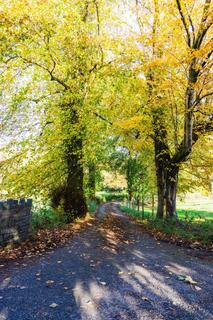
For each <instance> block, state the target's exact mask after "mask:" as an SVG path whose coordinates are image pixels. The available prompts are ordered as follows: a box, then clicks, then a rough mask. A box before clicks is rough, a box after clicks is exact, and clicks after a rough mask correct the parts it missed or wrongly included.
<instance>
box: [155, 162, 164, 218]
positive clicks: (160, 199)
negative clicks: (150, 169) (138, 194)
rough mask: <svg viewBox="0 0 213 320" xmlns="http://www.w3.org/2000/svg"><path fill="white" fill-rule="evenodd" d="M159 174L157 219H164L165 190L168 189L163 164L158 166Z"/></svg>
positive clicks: (157, 171) (157, 172)
mask: <svg viewBox="0 0 213 320" xmlns="http://www.w3.org/2000/svg"><path fill="white" fill-rule="evenodd" d="M156 174H157V196H158V204H157V215H156V217H157V219H162V218H163V217H164V211H165V201H164V200H165V190H166V179H165V170H164V168H162V166H157V167H156Z"/></svg>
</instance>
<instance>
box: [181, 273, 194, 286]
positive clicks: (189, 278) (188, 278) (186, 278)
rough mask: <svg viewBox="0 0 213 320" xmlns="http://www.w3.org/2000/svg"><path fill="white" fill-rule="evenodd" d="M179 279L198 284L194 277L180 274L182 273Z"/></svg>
mask: <svg viewBox="0 0 213 320" xmlns="http://www.w3.org/2000/svg"><path fill="white" fill-rule="evenodd" d="M178 280H180V281H184V282H186V283H189V284H197V281H194V280H193V279H192V277H190V276H186V275H182V274H180V275H179V276H178Z"/></svg>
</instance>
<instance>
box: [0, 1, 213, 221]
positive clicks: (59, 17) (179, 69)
mask: <svg viewBox="0 0 213 320" xmlns="http://www.w3.org/2000/svg"><path fill="white" fill-rule="evenodd" d="M212 12H213V10H212V4H211V0H205V1H204V0H203V1H200V0H195V1H194V0H181V1H180V0H174V1H170V2H169V3H168V1H165V0H149V1H143V0H136V1H128V0H127V1H121V0H118V1H114V2H113V1H112V2H111V1H104V0H91V1H89V0H83V1H79V0H54V1H52V0H43V1H41V0H31V1H27V0H20V1H19V5H18V6H17V2H16V1H14V0H5V1H3V3H2V4H1V5H0V38H1V42H0V90H1V95H0V119H1V126H0V135H1V162H0V165H1V194H2V196H4V195H7V196H8V197H11V196H23V195H25V196H38V197H41V198H42V199H45V200H46V199H50V200H51V202H52V205H53V206H54V207H58V206H61V205H62V206H63V209H64V210H65V212H67V214H68V220H72V219H73V218H75V217H77V216H83V215H84V214H85V213H86V211H87V209H86V201H85V195H86V192H85V190H86V187H85V181H86V179H87V181H89V182H90V183H89V184H90V187H91V188H92V187H93V188H95V186H94V181H93V180H94V178H92V174H94V172H95V170H98V168H99V169H100V168H103V167H107V168H108V169H109V168H111V169H112V164H113V165H114V168H113V170H114V169H116V170H118V171H120V172H123V173H124V174H125V175H126V177H127V185H128V188H129V190H130V189H131V188H133V189H134V190H135V196H136V194H145V193H146V192H147V191H146V190H147V188H148V187H149V189H150V190H151V192H152V193H153V194H155V193H156V194H157V196H158V209H157V216H158V217H159V218H162V217H164V216H167V217H175V216H176V196H177V190H178V181H179V190H180V191H181V190H186V189H188V188H190V187H191V186H192V183H191V182H192V181H193V185H194V186H198V185H201V184H202V185H203V186H207V184H208V183H207V181H208V180H209V178H210V176H211V175H212V149H213V145H212V142H213V140H212V132H213V123H212V121H213V108H212V59H211V57H212V28H211V27H212V19H213V16H212ZM116 155H117V156H116ZM115 160H116V161H115ZM115 167H116V168H115ZM133 167H134V170H133V171H131V172H133V173H128V170H130V168H133ZM88 174H91V175H90V178H85V177H86V176H87V175H88ZM131 179H133V180H134V181H132V180H131ZM201 182H202V183H201ZM89 194H90V195H91V194H93V195H94V192H92V191H91V192H89ZM130 194H131V191H130ZM130 197H131V196H130Z"/></svg>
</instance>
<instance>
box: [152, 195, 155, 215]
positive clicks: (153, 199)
mask: <svg viewBox="0 0 213 320" xmlns="http://www.w3.org/2000/svg"><path fill="white" fill-rule="evenodd" d="M154 214H155V196H154V194H152V219H154Z"/></svg>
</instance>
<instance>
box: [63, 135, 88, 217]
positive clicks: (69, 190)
mask: <svg viewBox="0 0 213 320" xmlns="http://www.w3.org/2000/svg"><path fill="white" fill-rule="evenodd" d="M66 150H67V154H66V160H67V168H68V176H67V181H66V185H65V192H64V203H63V207H64V211H65V212H66V213H67V217H68V221H69V222H71V221H73V220H74V219H75V218H77V217H84V216H85V214H86V212H87V206H86V202H85V197H84V189H83V178H84V173H83V166H82V163H81V160H82V139H81V137H79V138H78V137H73V138H72V139H71V140H70V142H69V144H68V145H67V146H66Z"/></svg>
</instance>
